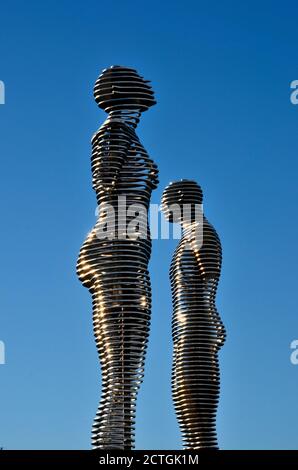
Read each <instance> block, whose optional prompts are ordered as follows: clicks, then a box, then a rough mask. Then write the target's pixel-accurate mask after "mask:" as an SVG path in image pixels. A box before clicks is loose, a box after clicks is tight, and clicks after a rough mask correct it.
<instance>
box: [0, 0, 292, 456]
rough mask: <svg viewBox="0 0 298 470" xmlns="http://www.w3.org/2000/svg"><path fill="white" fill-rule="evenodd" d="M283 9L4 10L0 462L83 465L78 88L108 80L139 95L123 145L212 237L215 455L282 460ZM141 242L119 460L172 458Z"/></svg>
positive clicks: (81, 93)
mask: <svg viewBox="0 0 298 470" xmlns="http://www.w3.org/2000/svg"><path fill="white" fill-rule="evenodd" d="M297 14H298V5H297V2H296V1H289V0H285V1H283V2H275V1H266V0H265V1H260V0H258V1H255V0H253V1H250V2H249V3H247V4H244V2H239V1H219V0H217V1H214V2H204V1H189V0H184V1H183V2H182V1H179V2H177V1H171V2H170V1H166V2H160V1H157V0H152V1H151V2H147V3H142V2H137V1H134V0H131V1H129V2H128V1H123V0H122V1H115V0H110V1H109V2H103V1H98V0H97V1H93V0H85V1H84V2H73V1H70V0H62V1H61V0H60V1H56V0H54V1H44V2H37V1H29V2H28V1H11V2H2V3H1V7H0V18H1V26H0V57H1V65H0V80H3V81H4V82H5V85H6V104H5V105H3V106H0V155H1V173H0V174H1V185H0V191H1V197H0V205H1V206H0V210H1V222H2V223H1V227H2V228H1V233H0V238H1V269H0V286H1V295H0V312H1V314H0V340H2V341H4V342H5V346H6V364H5V365H1V366H0V421H1V426H0V446H3V447H4V448H6V449H88V448H90V430H91V424H92V420H93V418H94V415H95V411H96V408H97V404H98V400H99V396H100V369H99V365H98V359H97V353H96V349H95V343H94V340H93V333H92V315H91V299H90V295H89V292H88V291H87V289H84V288H83V287H82V286H81V284H80V283H79V281H78V280H77V278H76V274H75V264H76V259H77V255H78V252H79V248H80V246H81V244H82V242H83V240H84V238H85V236H86V234H87V233H88V231H89V230H90V229H91V227H92V226H93V224H94V222H95V216H94V211H95V205H96V200H95V195H94V193H93V191H92V187H91V171H90V139H91V136H92V134H93V133H94V132H95V131H96V129H97V128H98V127H99V126H100V125H101V124H102V123H103V121H104V119H105V113H104V112H103V111H101V110H100V109H98V108H97V106H96V104H95V102H94V100H93V95H92V92H93V84H94V82H95V79H96V78H97V76H98V74H99V73H100V72H101V70H102V69H103V68H105V67H107V66H110V65H112V64H120V65H127V66H131V67H134V68H136V69H137V70H138V71H139V72H140V73H141V74H142V75H143V76H144V77H145V78H146V79H150V80H151V81H152V86H153V88H154V90H155V92H156V98H157V101H158V104H157V105H156V106H154V107H153V108H151V109H150V110H149V111H148V112H147V113H145V114H144V115H143V117H142V120H141V123H140V125H139V127H138V130H137V132H138V135H139V137H140V139H141V141H142V143H143V144H144V146H145V148H146V149H147V150H148V152H149V154H150V156H151V157H152V158H154V160H155V161H156V162H157V164H158V166H159V170H160V185H159V187H158V189H157V190H156V191H155V192H154V193H153V197H152V202H154V203H159V201H160V196H161V193H162V190H163V188H164V187H165V186H166V185H167V184H168V182H169V181H173V180H175V179H180V178H192V179H195V180H196V181H198V183H199V184H200V185H201V186H202V188H203V190H204V196H205V199H204V202H205V205H204V208H205V213H206V215H207V217H208V219H209V220H210V222H211V223H213V224H214V226H215V227H216V229H217V231H218V233H219V234H220V237H221V240H222V245H223V270H222V277H221V281H220V285H219V291H218V301H217V305H218V310H219V312H220V314H221V317H222V319H223V321H224V323H225V326H226V329H227V333H228V338H227V342H226V344H225V346H224V347H223V349H222V352H221V354H220V363H221V384H222V388H221V400H220V406H219V411H218V438H219V444H220V447H221V448H224V449H262V448H264V449H275V448H279V449H295V448H298V446H297V422H298V406H297V386H298V366H294V365H292V364H291V362H290V354H291V350H290V343H291V341H293V340H294V339H298V315H297V311H298V297H297V263H298V253H297V235H298V222H297V200H298V185H297V177H298V164H297V152H298V141H297V124H298V106H294V105H293V104H291V102H290V92H291V91H290V83H291V81H293V80H295V79H298V61H297V44H298V29H297ZM175 246H176V241H173V240H172V241H165V240H155V241H154V242H153V254H152V258H151V263H150V272H151V278H152V287H153V308H152V328H151V336H150V342H149V349H148V354H147V360H146V371H145V372H146V373H145V380H144V383H143V385H142V388H141V391H140V394H139V399H138V407H137V428H136V448H138V449H154V448H156V449H179V448H181V440H180V434H179V430H178V426H177V423H176V419H175V415H174V410H173V405H172V402H171V395H170V373H171V354H172V344H171V332H170V319H171V313H172V306H171V296H170V286H169V279H168V269H169V264H170V260H171V257H172V254H173V250H174V248H175Z"/></svg>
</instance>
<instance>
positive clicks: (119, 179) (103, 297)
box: [77, 66, 158, 449]
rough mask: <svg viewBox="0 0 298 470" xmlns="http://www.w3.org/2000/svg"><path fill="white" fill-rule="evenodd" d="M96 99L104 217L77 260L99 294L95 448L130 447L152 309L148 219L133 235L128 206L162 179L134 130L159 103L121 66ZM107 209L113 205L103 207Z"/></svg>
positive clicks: (143, 200) (95, 152) (146, 198)
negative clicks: (103, 115)
mask: <svg viewBox="0 0 298 470" xmlns="http://www.w3.org/2000/svg"><path fill="white" fill-rule="evenodd" d="M94 97H95V101H96V103H97V104H98V106H99V107H100V108H102V109H104V110H105V111H106V112H107V113H108V117H107V119H106V121H105V122H104V124H103V125H102V126H101V127H100V129H99V130H98V131H97V132H96V134H95V135H94V137H93V138H92V158H91V163H92V175H93V188H94V190H95V192H96V197H97V203H98V206H99V217H98V220H97V222H96V224H95V227H94V228H93V230H92V231H91V233H90V234H89V235H88V237H87V239H86V241H85V242H84V244H83V246H82V248H81V251H80V255H79V259H78V264H77V272H78V277H79V279H80V281H81V282H82V283H83V285H84V286H85V287H87V288H88V289H89V291H90V293H91V294H92V300H93V325H94V335H95V340H96V345H97V349H98V354H99V359H100V364H101V371H102V396H101V402H100V405H99V408H98V411H97V414H96V417H95V420H94V425H93V437H92V444H93V448H96V449H131V448H133V447H134V423H135V408H136V399H137V394H138V389H139V387H140V384H141V382H142V378H143V373H144V359H145V353H146V347H147V341H148V333H149V327H150V314H151V286H150V278H149V273H148V269H147V268H148V262H149V258H150V253H151V239H150V232H149V227H148V219H147V217H146V220H145V236H143V237H139V238H138V237H137V238H134V237H129V236H127V235H126V231H127V228H128V226H129V223H130V222H131V221H132V218H133V215H135V214H133V213H132V212H130V210H129V208H130V207H133V205H136V204H138V206H142V207H143V208H144V209H145V210H146V211H147V209H148V208H149V203H150V196H151V192H152V190H153V189H155V188H156V187H157V184H158V169H157V166H156V164H155V163H154V162H153V161H152V160H151V159H150V158H149V156H148V154H147V152H146V150H145V149H144V147H143V146H142V144H141V142H140V141H139V139H138V137H137V135H136V132H135V128H136V126H137V124H138V122H139V118H140V115H141V113H142V112H144V111H146V110H147V109H148V108H149V107H150V106H152V105H154V104H156V102H155V100H154V95H153V91H152V90H151V87H150V85H149V82H148V81H147V80H144V79H143V78H142V77H141V76H140V75H139V74H138V73H137V72H136V70H134V69H131V68H127V67H120V66H113V67H110V68H108V69H105V70H104V71H103V72H102V74H101V75H100V76H99V78H98V80H97V81H96V83H95V88H94ZM120 199H121V205H122V207H121V210H122V212H123V208H124V212H125V214H124V216H126V217H124V219H123V213H122V215H121V214H120V209H119V201H120ZM123 206H124V207H123ZM102 207H110V208H112V209H113V211H112V212H111V211H107V212H105V211H101V208H102ZM111 213H112V214H114V217H115V221H114V222H115V224H114V225H115V230H114V231H113V232H112V233H111V232H108V231H107V236H106V237H103V236H102V235H103V234H104V233H105V228H106V227H107V226H109V223H110V222H112V221H111V220H110V219H111ZM123 220H124V221H123ZM143 229H144V227H143Z"/></svg>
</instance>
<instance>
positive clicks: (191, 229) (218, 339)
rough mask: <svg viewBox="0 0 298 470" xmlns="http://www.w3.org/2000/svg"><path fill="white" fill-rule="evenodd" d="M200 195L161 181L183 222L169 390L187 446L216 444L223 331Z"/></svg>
mask: <svg viewBox="0 0 298 470" xmlns="http://www.w3.org/2000/svg"><path fill="white" fill-rule="evenodd" d="M202 201H203V193H202V190H201V188H200V186H199V185H198V184H197V183H196V182H194V181H190V180H181V181H178V182H174V183H171V184H169V185H168V186H167V187H166V189H165V190H164V192H163V196H162V205H161V209H162V211H163V212H164V214H165V216H166V218H167V219H168V220H169V221H171V222H178V223H180V224H181V225H182V238H181V240H180V242H179V244H178V246H177V248H176V251H175V253H174V256H173V260H172V263H171V268H170V279H171V288H172V297H173V310H174V312H173V319H172V336H173V343H174V352H173V369H172V395H173V401H174V405H175V410H176V415H177V418H178V422H179V425H180V429H181V432H182V437H183V443H184V447H185V448H186V449H204V448H211V449H212V448H213V449H216V448H217V447H218V444H217V436H216V411H217V404H218V399H219V388H220V377H219V363H218V357H217V356H218V355H217V353H218V350H219V349H220V347H221V346H222V345H223V343H224V341H225V337H226V333H225V329H224V326H223V323H222V321H221V319H220V317H219V314H218V312H217V310H216V305H215V296H216V290H217V284H218V281H219V277H220V271H221V260H222V252H221V244H220V239H219V237H218V235H217V233H216V231H215V229H214V228H213V226H212V225H211V224H210V223H209V222H208V220H207V219H206V217H205V216H203V214H202V211H201V212H200V210H201V209H200V208H201V207H202ZM177 207H178V210H177ZM198 208H199V210H196V209H198ZM173 209H174V210H173ZM200 214H201V217H200ZM198 215H199V216H198Z"/></svg>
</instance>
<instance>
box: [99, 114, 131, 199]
mask: <svg viewBox="0 0 298 470" xmlns="http://www.w3.org/2000/svg"><path fill="white" fill-rule="evenodd" d="M131 141H132V136H131V133H130V132H129V131H127V130H126V129H125V128H124V126H121V125H119V123H109V124H108V125H104V126H102V127H101V128H100V129H99V131H98V132H97V133H96V134H95V136H94V137H93V139H92V157H91V168H92V183H93V188H94V189H95V190H97V189H98V187H100V188H101V189H102V190H103V191H104V192H112V191H113V190H114V189H115V187H116V185H117V181H118V179H119V174H120V172H121V168H122V166H123V164H124V162H125V160H126V159H127V153H128V149H129V147H130V145H131Z"/></svg>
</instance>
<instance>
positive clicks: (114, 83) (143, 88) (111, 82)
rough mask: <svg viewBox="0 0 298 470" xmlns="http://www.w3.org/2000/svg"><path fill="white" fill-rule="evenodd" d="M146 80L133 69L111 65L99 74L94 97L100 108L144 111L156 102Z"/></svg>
mask: <svg viewBox="0 0 298 470" xmlns="http://www.w3.org/2000/svg"><path fill="white" fill-rule="evenodd" d="M149 83H150V82H149V81H148V80H144V78H143V77H141V75H139V74H138V72H137V71H136V70H135V69H131V68H129V67H122V66H120V65H113V66H112V67H109V68H107V69H105V70H103V72H102V73H101V74H100V76H99V77H98V79H97V80H96V82H95V86H94V98H95V101H96V103H97V104H98V106H99V107H100V108H101V109H104V110H105V111H106V112H107V113H109V112H111V111H125V110H131V111H136V112H144V111H147V109H148V108H149V107H150V106H153V105H154V104H156V101H155V99H154V93H153V91H152V88H151V86H150V85H149Z"/></svg>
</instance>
